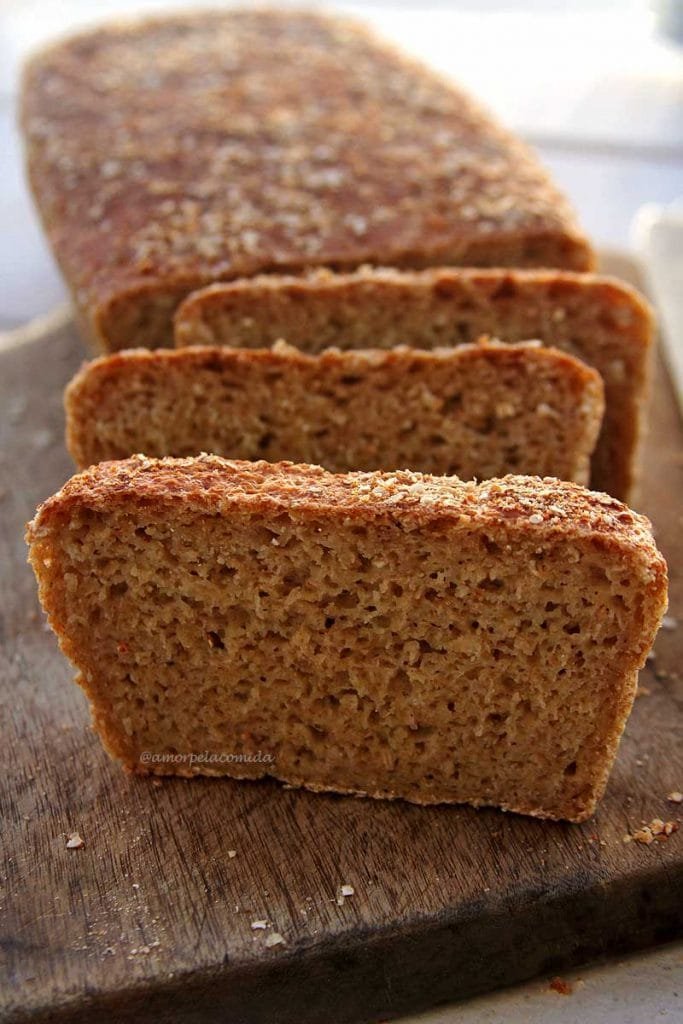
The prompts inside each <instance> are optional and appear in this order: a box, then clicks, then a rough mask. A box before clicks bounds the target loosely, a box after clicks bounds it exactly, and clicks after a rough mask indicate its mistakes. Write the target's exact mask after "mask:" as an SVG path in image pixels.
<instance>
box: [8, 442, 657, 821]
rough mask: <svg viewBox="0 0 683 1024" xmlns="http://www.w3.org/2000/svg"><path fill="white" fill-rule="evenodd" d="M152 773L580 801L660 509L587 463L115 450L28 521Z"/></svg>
mask: <svg viewBox="0 0 683 1024" xmlns="http://www.w3.org/2000/svg"><path fill="white" fill-rule="evenodd" d="M28 540H29V542H30V560H31V563H32V565H33V568H34V570H35V572H36V575H37V577H38V582H39V587H40V598H41V601H42V603H43V606H44V608H45V610H46V611H47V613H48V616H49V620H50V623H51V625H52V628H53V629H54V630H55V632H56V633H57V636H58V637H59V641H60V644H61V646H62V649H63V651H64V652H65V654H67V655H68V657H69V658H71V659H72V661H73V662H74V663H75V665H76V667H77V669H78V671H79V673H80V676H79V681H80V683H81V685H82V686H83V688H84V689H85V692H86V693H87V695H88V697H89V698H90V700H91V702H92V707H93V715H94V723H95V727H96V729H97V730H98V732H99V733H100V735H101V737H102V740H103V742H104V744H105V746H106V747H107V749H108V750H109V752H110V753H111V754H113V755H114V756H115V757H117V758H120V759H121V760H122V761H123V762H124V764H125V765H126V766H127V767H128V768H129V769H131V770H133V771H136V772H152V773H156V774H174V775H196V774H209V775H222V774H225V775H232V776H236V777H241V778H259V777H261V776H263V775H272V776H275V777H276V778H278V779H281V780H283V781H285V782H288V783H290V784H291V785H295V786H306V787H307V788H309V789H314V790H335V791H338V792H347V793H358V794H368V795H371V796H375V797H403V798H405V799H407V800H411V801H414V802H416V803H421V804H430V803H437V802H460V801H465V802H468V803H472V804H475V805H479V804H493V805H496V806H500V807H503V808H505V809H507V810H515V811H520V812H524V813H527V814H534V815H538V816H542V817H550V818H567V819H569V820H572V821H581V820H583V819H584V818H586V817H588V816H589V815H590V814H591V813H592V812H593V810H594V808H595V804H596V800H597V799H598V797H599V796H600V794H601V793H602V791H603V788H604V786H605V782H606V779H607V775H608V772H609V770H610V766H611V764H612V761H613V759H614V756H615V753H616V749H617V744H618V741H619V737H620V735H621V732H622V729H623V726H624V722H625V720H626V717H627V715H628V713H629V710H630V708H631V703H632V700H633V697H634V692H635V688H636V677H637V673H638V669H639V668H640V667H641V665H642V664H643V662H644V660H645V657H646V655H647V653H648V651H649V650H650V647H651V644H652V640H653V637H654V635H655V632H656V629H657V626H658V624H659V621H660V618H661V616H662V613H663V611H664V607H665V603H666V567H665V563H664V560H663V559H662V557H661V556H660V554H659V553H658V552H657V550H656V548H655V545H654V543H653V540H652V536H651V533H650V529H649V524H648V522H647V520H645V519H644V518H642V517H641V516H638V515H636V514H635V513H633V512H631V511H629V509H627V508H626V507H625V506H624V505H622V504H620V503H619V502H618V501H616V500H614V499H613V498H610V497H608V496H606V495H599V494H593V493H591V492H589V491H586V490H584V489H583V488H581V487H578V486H577V485H576V484H571V483H562V482H559V481H557V480H554V479H546V480H540V479H538V478H536V477H514V476H510V477H506V478H505V479H503V480H500V481H492V482H489V483H486V484H479V485H476V484H473V483H462V482H460V481H458V480H456V479H454V478H447V477H430V476H422V475H419V474H412V473H407V472H401V473H396V474H382V473H367V474H366V473H350V474H346V475H333V474H330V473H327V472H326V471H325V470H323V469H320V468H318V467H312V466H296V465H292V464H290V463H280V464H277V465H273V464H271V463H265V462H259V463H249V462H228V461H225V460H223V459H220V458H217V457H215V456H203V457H200V458H196V459H180V460H178V459H164V460H161V461H156V460H151V459H146V458H144V457H143V456H139V457H137V458H132V459H128V460H126V461H123V462H109V463H100V464H99V465H98V466H96V467H93V468H92V469H90V470H88V471H86V472H84V473H82V474H80V475H78V476H75V477H73V478H72V479H71V480H70V481H69V482H68V483H67V484H66V486H65V487H64V488H63V489H62V490H61V491H59V492H58V493H57V494H56V495H54V497H52V498H50V499H49V500H48V501H47V502H46V503H45V504H44V505H42V506H41V508H40V509H39V510H38V513H37V515H36V517H35V519H34V520H33V522H32V523H31V524H30V526H29V528H28Z"/></svg>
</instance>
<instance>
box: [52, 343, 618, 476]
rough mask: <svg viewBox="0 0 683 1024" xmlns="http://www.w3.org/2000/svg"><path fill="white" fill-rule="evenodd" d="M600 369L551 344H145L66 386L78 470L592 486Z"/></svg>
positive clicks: (86, 370) (91, 365)
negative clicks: (197, 460)
mask: <svg viewBox="0 0 683 1024" xmlns="http://www.w3.org/2000/svg"><path fill="white" fill-rule="evenodd" d="M603 407H604V402H603V387H602V381H601V379H600V377H599V375H598V374H597V373H596V372H595V370H590V369H588V367H586V366H585V365H584V364H583V363H581V362H579V361H578V360H576V359H573V358H572V357H571V356H567V355H563V354H562V353H561V352H557V351H556V350H554V349H544V348H541V347H538V346H536V345H535V344H534V343H533V342H532V343H529V344H526V345H524V344H522V345H501V344H492V343H482V344H479V345H463V346H460V347H459V348H451V349H436V350H433V351H431V352H424V351H418V350H415V349H408V348H397V349H393V350H392V351H386V350H384V351H381V350H379V351H378V350H375V351H371V350H365V351H363V352H357V351H346V352H340V351H338V350H327V351H326V352H324V353H322V354H321V355H314V356H310V355H305V354H304V353H302V352H299V351H298V350H297V349H294V348H291V347H290V346H287V345H285V344H284V343H280V344H279V345H276V346H275V347H274V349H273V350H272V351H269V350H253V349H251V350H250V349H247V350H244V349H228V348H185V349H178V350H175V351H174V350H171V349H159V350H157V351H156V352H150V351H148V350H138V351H134V352H121V353H116V354H114V355H111V356H104V357H102V358H100V359H97V360H95V361H94V362H92V363H89V364H86V365H85V366H84V367H83V369H82V370H81V371H80V373H78V374H77V375H76V377H75V378H74V380H73V381H72V382H71V384H70V385H69V387H68V389H67V391H66V413H67V444H68V447H69V451H70V452H71V454H72V456H73V458H74V460H75V462H76V464H77V465H78V466H80V467H83V468H85V467H86V466H90V465H92V464H93V463H95V462H102V461H105V460H108V459H120V458H125V457H126V456H128V455H134V454H136V453H138V452H144V453H145V454H146V455H151V456H163V455H176V456H181V455H198V454H199V453H200V452H211V453H214V454H216V455H223V456H226V457H227V458H231V459H261V458H264V459H267V460H268V461H269V462H278V461H281V460H283V459H286V460H290V461H292V462H308V463H315V464H319V465H321V466H325V468H327V469H329V470H332V471H333V472H344V471H346V470H354V469H357V470H376V469H381V470H393V469H413V470H418V471H421V472H426V473H435V474H456V475H458V476H460V477H462V478H463V479H472V478H474V477H477V478H479V479H484V478H487V477H494V476H502V475H504V474H505V473H511V472H516V473H530V474H536V475H538V476H557V477H560V478H563V479H569V480H576V481H578V482H579V483H587V481H588V471H589V465H590V455H591V452H592V450H593V447H594V445H595V441H596V438H597V435H598V431H599V429H600V423H601V420H602V413H603Z"/></svg>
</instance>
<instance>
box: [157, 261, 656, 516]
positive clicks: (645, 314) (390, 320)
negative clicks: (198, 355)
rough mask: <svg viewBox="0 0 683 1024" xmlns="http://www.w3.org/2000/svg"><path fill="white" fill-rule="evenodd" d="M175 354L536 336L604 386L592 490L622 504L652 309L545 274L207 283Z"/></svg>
mask: <svg viewBox="0 0 683 1024" xmlns="http://www.w3.org/2000/svg"><path fill="white" fill-rule="evenodd" d="M175 330H176V344H177V345H198V344H203V345H228V346H234V347H240V348H263V347H268V346H269V345H271V344H273V343H274V342H276V341H277V340H278V339H284V340H285V341H288V342H290V343H291V344H292V345H296V347H297V348H300V349H302V350H303V351H306V352H320V351H321V350H322V349H324V348H327V347H329V346H336V347H338V348H341V349H348V348H392V347H393V346H395V345H410V346H411V347H413V348H420V349H434V348H439V347H443V346H453V345H462V344H470V343H473V342H476V340H477V339H478V338H479V337H480V336H481V335H490V336H491V337H496V338H501V339H502V340H503V341H505V342H506V343H511V342H521V341H524V340H526V339H528V338H538V339H540V340H541V341H542V342H543V343H544V344H546V345H552V346H553V347H555V348H558V349H561V350H562V351H564V352H566V353H568V354H569V355H572V356H575V357H577V358H579V359H581V360H583V362H585V363H586V364H587V365H588V366H591V367H593V368H594V369H596V370H597V371H598V372H599V373H600V375H601V377H602V378H603V381H604V384H605V398H606V409H605V419H604V424H603V428H602V431H601V434H600V437H599V439H598V444H597V448H596V451H595V454H594V457H593V460H592V470H591V485H592V486H593V487H594V488H595V489H596V490H600V491H607V492H608V493H610V494H613V495H614V496H615V497H616V498H620V499H622V500H627V499H628V496H629V490H630V488H631V486H632V484H633V480H634V463H635V459H636V454H637V448H638V440H639V435H640V424H641V420H642V415H643V402H644V397H645V393H646V379H647V367H648V355H649V351H650V348H651V344H652V339H653V334H654V321H653V315H652V311H651V309H650V308H649V306H648V304H647V302H645V300H644V299H643V298H642V296H640V295H639V294H638V293H637V292H636V291H635V290H634V289H633V288H631V287H629V286H628V285H627V284H624V283H623V282H622V281H617V280H614V279H612V278H608V277H602V276H599V275H594V274H576V273H570V272H568V271H553V270H505V269H498V270H496V269H489V270H474V269H448V268H443V267H442V268H438V269H430V270H424V271H419V272H413V271H398V270H391V269H372V268H361V269H360V270H358V271H357V272H355V273H349V274H334V273H331V272H329V271H323V270H318V271H316V272H313V273H311V274H309V275H308V276H307V277H303V278H292V277H285V276H279V275H270V276H269V277H265V276H262V277H259V278H254V279H252V280H248V281H247V280H242V281H234V282H231V283H228V284H215V285H213V286H210V287H208V288H205V289H202V290H200V291H197V292H195V293H194V294H193V295H191V296H189V298H188V299H187V300H186V301H185V302H184V303H183V304H182V305H181V306H180V308H179V309H178V312H177V314H176V321H175Z"/></svg>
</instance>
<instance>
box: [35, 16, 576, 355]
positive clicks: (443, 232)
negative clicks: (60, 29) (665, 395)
mask: <svg viewBox="0 0 683 1024" xmlns="http://www.w3.org/2000/svg"><path fill="white" fill-rule="evenodd" d="M22 125H23V131H24V135H25V140H26V150H27V157H28V168H29V174H30V179H31V183H32V187H33V192H34V195H35V199H36V202H37V205H38V208H39V210H40V213H41V216H42V219H43V222H44V225H45V228H46V230H47V234H48V237H49V239H50V242H51V243H52V247H53V249H54V252H55V254H56V257H57V259H58V261H59V263H60V264H61V267H62V269H63V272H64V275H65V277H66V280H67V282H68V283H69V285H70V287H71V289H72V291H73V294H74V298H75V302H76V305H77V307H78V310H79V311H80V314H81V319H82V323H83V328H84V330H85V331H86V333H87V334H88V335H89V337H90V338H91V339H92V341H93V342H94V344H95V346H96V347H97V348H98V349H100V350H102V351H105V352H106V351H113V350H116V349H122V348H130V347H137V346H146V347H155V346H159V345H171V344H172V316H173V311H174V309H175V307H176V306H177V304H178V303H179V301H180V300H181V299H182V298H183V297H184V296H185V295H187V294H188V292H190V291H192V290H193V289H195V288H198V287H201V286H202V285H205V284H208V283H209V282H211V281H217V280H226V279H232V278H237V277H242V276H251V275H253V274H257V273H261V272H264V271H265V272H269V271H275V270H280V271H290V272H299V271H301V270H303V269H304V268H306V267H311V266H328V265H329V266H336V267H339V268H342V267H357V266H359V265H360V264H363V263H381V264H387V265H395V266H406V267H423V266H429V265H434V264H437V265H438V264H462V265H468V264H472V265H484V266H503V265H507V266H558V267H568V268H570V269H576V270H586V269H590V267H591V266H592V264H593V254H592V251H591V249H590V247H589V245H588V243H587V242H586V240H585V238H584V237H583V236H582V235H581V234H580V232H579V230H578V228H577V226H576V223H575V220H574V217H573V214H572V213H571V211H570V210H569V208H568V205H567V202H566V200H565V199H564V197H563V196H561V195H560V194H559V192H558V191H557V189H556V188H555V186H554V185H553V184H552V182H551V181H550V179H549V177H548V175H547V173H546V172H545V170H544V169H543V168H542V167H541V166H540V164H539V162H538V160H537V158H536V157H535V155H533V154H532V153H531V152H530V150H528V149H527V148H526V146H524V145H523V144H522V142H520V141H519V140H518V139H516V138H515V137H514V136H512V135H511V134H509V133H508V132H506V131H504V130H503V129H502V128H501V127H500V126H499V125H498V124H497V123H495V122H494V121H493V120H492V119H491V118H490V117H489V115H488V114H486V113H484V112H483V111H482V110H481V109H480V108H479V107H478V106H477V105H476V104H475V103H474V102H473V101H472V100H471V99H470V98H469V97H468V96H467V95H465V94H464V93H462V92H461V91H460V90H458V89H456V88H455V87H454V86H453V85H451V84H450V83H449V82H447V81H446V80H444V79H442V78H440V77H439V76H438V75H436V74H434V73H433V72H431V71H429V70H428V69H426V68H425V67H422V66H421V65H419V64H417V63H415V62H414V61H411V60H409V59H407V58H405V57H403V56H401V55H400V54H399V53H397V52H396V51H395V50H394V49H393V48H392V47H390V46H387V45H385V44H384V43H382V42H380V41H378V40H377V39H376V38H375V37H374V36H372V35H370V34H369V33H368V32H367V31H366V30H365V29H363V28H362V27H361V26H359V25H357V24H356V23H355V22H353V21H350V20H347V19H344V18H335V17H328V16H324V15H318V14H308V13H303V12H296V11H275V10H271V11H254V10H242V11H214V12H206V11H204V12H194V13H190V14H170V15H168V16H165V17H157V18H152V19H148V20H141V21H132V22H125V23H124V22H118V23H114V24H110V25H106V26H104V27H99V28H96V29H94V30H91V31H88V32H86V33H84V34H81V35H77V36H74V37H72V38H70V39H67V40H66V41H62V42H59V43H58V44H57V45H55V46H52V47H50V48H49V49H46V50H44V51H43V52H41V53H39V54H38V55H37V56H36V57H35V58H34V59H33V60H32V61H31V62H30V63H29V65H28V67H27V70H26V74H25V78H24V85H23V101H22Z"/></svg>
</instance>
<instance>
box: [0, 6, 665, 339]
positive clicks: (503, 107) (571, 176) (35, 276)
mask: <svg viewBox="0 0 683 1024" xmlns="http://www.w3.org/2000/svg"><path fill="white" fill-rule="evenodd" d="M271 2H272V0H271ZM191 6H192V3H191V0H190V2H188V0H179V2H174V0H148V2H137V3H133V2H129V0H103V2H98V3H93V2H88V0H0V181H1V182H2V188H1V190H0V280H1V281H2V285H3V289H2V290H3V301H2V306H1V307H0V330H3V329H4V330H7V329H9V328H12V327H15V326H18V325H20V324H23V323H25V322H26V321H27V320H29V319H31V318H33V317H35V316H38V315H41V314H44V313H45V312H47V311H48V310H50V309H51V308H52V307H54V306H55V305H56V304H58V303H59V302H61V301H63V300H64V298H65V291H64V288H63V285H62V283H61V280H60V278H59V275H58V273H57V271H56V268H55V267H54V264H53V262H52V257H51V256H50V254H49V252H48V250H47V246H46V244H45V242H44V240H43V238H42V235H41V232H40V229H39V226H38V224H37V221H36V217H35V214H34V212H33V208H32V205H31V202H30V199H29V196H28V193H27V191H26V187H25V184H24V180H23V167H22V154H21V147H20V144H19V139H18V133H17V130H16V126H15V111H16V97H17V90H18V78H19V73H20V68H21V63H22V60H23V58H24V56H25V55H26V54H27V53H28V52H30V50H31V49H32V48H34V47H35V46H38V45H40V44H41V43H43V42H45V41H46V40H47V39H50V38H52V37H54V36H56V35H59V34H61V33H64V32H66V31H68V30H70V29H72V28H74V27H76V26H81V25H89V24H93V23H95V22H97V21H99V20H103V19H105V18H109V17H112V16H115V15H117V14H125V15H129V14H131V13H138V12H152V11H159V10H162V9H168V8H171V7H182V8H188V7H191ZM201 6H208V0H204V2H203V3H202V4H201ZM213 6H220V5H219V4H214V5H213ZM222 6H234V5H230V4H224V5H222ZM239 6H250V5H249V3H248V2H247V3H242V4H240V5H239ZM253 6H262V4H254V5H253ZM290 6H306V7H323V8H333V9H337V10H343V11H346V12H350V13H353V14H356V15H359V16H361V17H363V18H365V19H366V20H367V21H369V22H370V23H372V24H373V25H374V26H376V28H377V29H378V30H379V31H381V32H382V33H383V34H384V35H385V36H388V37H389V38H391V39H393V40H394V41H395V42H397V43H399V44H400V45H402V46H403V47H404V48H405V49H407V50H409V51H410V52H412V53H413V54H414V55H416V56H419V57H421V58H423V59H424V60H426V61H427V62H428V63H429V64H431V65H432V66H433V67H435V68H438V69H439V70H440V71H442V72H445V73H446V74H447V75H449V76H451V77H452V78H454V79H456V80H457V81H459V82H460V83H461V84H463V85H464V86H466V87H467V88H469V89H471V90H472V91H473V92H474V93H475V94H476V95H477V96H478V97H479V98H480V99H481V100H483V101H484V102H485V103H486V104H488V106H489V107H490V108H491V109H493V110H494V111H495V112H496V113H497V114H498V115H499V117H500V118H502V119H503V120H504V121H505V123H506V124H507V125H508V126H510V127H512V128H514V129H515V130H516V131H518V132H519V133H520V134H521V135H523V136H524V137H525V138H526V139H527V140H528V141H529V142H531V143H532V144H533V145H534V146H535V147H536V148H537V149H538V150H539V151H540V153H541V156H542V158H543V160H544V161H545V163H546V165H547V166H549V167H550V168H551V170H552V171H553V172H554V174H555V177H556V179H557V180H558V182H559V184H560V185H561V187H562V188H563V189H564V190H565V192H566V193H567V194H568V195H569V196H570V197H571V199H572V200H573V202H574V205H575V207H576V208H577V210H578V212H579V215H580V218H581V221H582V223H583V226H584V228H585V229H586V230H587V231H588V233H589V234H590V235H591V236H592V238H593V239H594V241H595V242H596V243H597V244H598V246H599V247H601V248H603V249H610V250H614V249H617V250H624V249H628V248H629V247H632V246H633V245H638V244H639V240H640V239H642V237H643V233H642V231H640V232H638V231H636V232H634V230H633V227H632V225H633V221H634V217H635V216H636V214H637V213H638V211H639V210H640V208H641V207H642V206H643V205H644V204H648V203H649V204H653V203H654V204H658V206H659V207H660V208H663V207H666V206H667V205H668V204H672V203H674V201H675V200H676V199H678V198H679V197H681V196H682V195H683V0H649V2H648V0H570V2H567V0H564V2H561V0H507V2H502V0H500V2H496V0H440V2H439V0H431V2H425V3H419V2H417V0H413V2H412V3H411V2H401V0H393V2H388V0H387V2H383V3H382V2H380V3H378V2H367V3H363V2H356V3H322V2H316V0H306V2H305V3H298V4H290ZM655 212H656V210H655ZM651 214H652V207H651V208H650V215H651ZM673 215H674V216H676V217H680V216H682V215H681V214H680V211H677V210H676V208H675V207H674V209H673ZM643 217H645V220H646V221H647V220H648V215H647V214H645V215H641V227H642V223H643ZM681 237H682V238H683V235H682V236H681ZM682 248H683V246H682ZM682 291H683V282H682Z"/></svg>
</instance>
